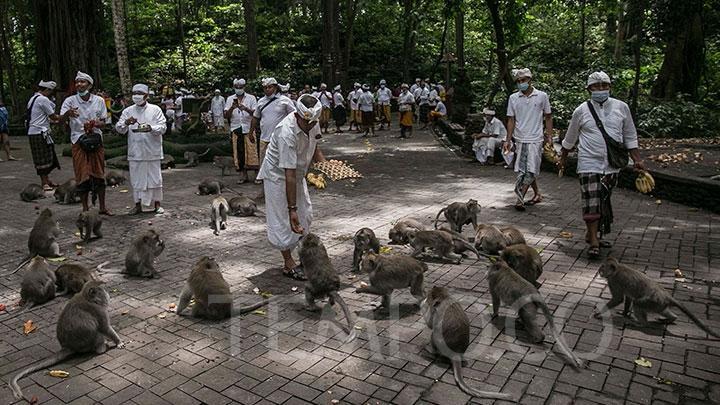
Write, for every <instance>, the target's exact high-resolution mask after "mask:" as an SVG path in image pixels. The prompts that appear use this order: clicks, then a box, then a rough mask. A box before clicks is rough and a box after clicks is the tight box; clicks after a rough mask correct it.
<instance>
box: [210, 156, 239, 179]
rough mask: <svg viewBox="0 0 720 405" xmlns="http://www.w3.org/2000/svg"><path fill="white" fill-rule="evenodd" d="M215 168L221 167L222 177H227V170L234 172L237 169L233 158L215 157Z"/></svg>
mask: <svg viewBox="0 0 720 405" xmlns="http://www.w3.org/2000/svg"><path fill="white" fill-rule="evenodd" d="M213 166H215V167H219V168H220V170H221V176H222V177H225V169H228V170H232V169H234V168H235V160H234V159H233V157H232V156H215V157H214V158H213Z"/></svg>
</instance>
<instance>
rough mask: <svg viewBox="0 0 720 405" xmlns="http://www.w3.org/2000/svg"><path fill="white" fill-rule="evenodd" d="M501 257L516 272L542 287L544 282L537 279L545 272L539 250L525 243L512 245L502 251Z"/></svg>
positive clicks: (537, 286)
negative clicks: (541, 282)
mask: <svg viewBox="0 0 720 405" xmlns="http://www.w3.org/2000/svg"><path fill="white" fill-rule="evenodd" d="M500 257H501V258H502V259H503V260H504V261H505V263H507V264H508V266H510V268H512V269H513V270H515V273H517V274H519V275H520V276H521V277H522V278H524V279H525V280H527V281H528V282H530V284H532V285H534V286H535V288H540V286H541V285H542V284H540V283H538V282H537V279H538V278H539V277H540V275H541V274H542V272H543V262H542V259H540V254H539V253H538V252H537V250H535V249H534V248H531V247H530V246H528V245H525V244H521V245H510V246H508V247H506V248H505V249H503V250H502V252H500Z"/></svg>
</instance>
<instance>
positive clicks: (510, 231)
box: [500, 226, 527, 246]
mask: <svg viewBox="0 0 720 405" xmlns="http://www.w3.org/2000/svg"><path fill="white" fill-rule="evenodd" d="M500 232H502V234H503V236H505V244H506V245H507V246H512V245H520V244H522V245H525V244H527V242H525V237H524V236H523V234H522V232H520V231H519V230H517V228H515V227H512V226H508V227H505V228H500Z"/></svg>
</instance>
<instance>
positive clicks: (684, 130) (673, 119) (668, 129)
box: [637, 96, 720, 138]
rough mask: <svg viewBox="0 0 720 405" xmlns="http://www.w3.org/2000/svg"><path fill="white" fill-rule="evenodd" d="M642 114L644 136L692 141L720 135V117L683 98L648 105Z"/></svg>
mask: <svg viewBox="0 0 720 405" xmlns="http://www.w3.org/2000/svg"><path fill="white" fill-rule="evenodd" d="M643 108H644V111H641V112H639V116H640V119H639V120H638V121H639V122H638V125H637V126H638V129H639V130H640V131H641V134H645V135H651V136H655V137H658V138H692V137H702V136H707V135H708V134H716V133H717V132H718V130H720V113H718V111H717V109H714V108H708V107H706V106H704V105H701V104H696V103H693V102H692V101H688V100H684V99H683V97H682V96H679V97H678V98H677V99H676V100H674V101H670V102H668V101H662V102H648V103H646V104H643Z"/></svg>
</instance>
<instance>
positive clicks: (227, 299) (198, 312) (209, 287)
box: [175, 256, 270, 321]
mask: <svg viewBox="0 0 720 405" xmlns="http://www.w3.org/2000/svg"><path fill="white" fill-rule="evenodd" d="M191 298H195V304H194V305H193V306H192V312H191V315H192V316H193V317H194V318H203V319H209V320H215V321H217V320H221V319H226V318H230V317H231V316H236V315H242V314H245V313H248V312H250V311H254V310H256V309H258V308H260V307H262V306H264V305H267V304H269V303H270V299H265V300H262V301H260V302H258V303H256V304H252V305H247V306H244V307H240V308H233V305H232V296H231V295H230V285H229V284H228V283H227V282H226V281H225V278H224V277H223V275H222V272H221V271H220V267H219V266H218V264H217V262H216V261H215V259H213V258H210V257H208V256H203V257H202V258H201V259H200V260H198V262H197V263H196V264H195V267H193V269H192V271H191V272H190V276H189V277H188V280H187V282H186V283H185V287H183V289H182V292H181V293H180V298H179V299H178V303H177V306H176V309H175V313H176V314H178V315H181V314H182V312H183V311H184V310H185V308H187V307H188V305H189V304H190V299H191Z"/></svg>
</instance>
